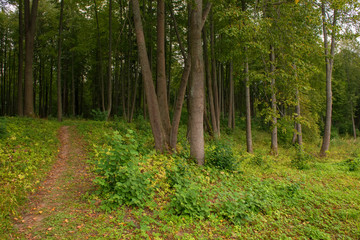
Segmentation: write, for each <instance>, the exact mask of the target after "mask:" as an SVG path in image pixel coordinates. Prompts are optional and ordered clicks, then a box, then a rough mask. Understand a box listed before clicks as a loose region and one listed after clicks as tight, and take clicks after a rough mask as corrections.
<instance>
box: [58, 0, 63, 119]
mask: <svg viewBox="0 0 360 240" xmlns="http://www.w3.org/2000/svg"><path fill="white" fill-rule="evenodd" d="M63 12H64V0H61V3H60V19H59V35H58V56H57V75H56V78H57V120H58V121H59V122H61V121H62V116H63V113H62V108H63V106H62V95H61V94H62V93H61V42H62V41H61V40H62V39H61V34H62V28H63Z"/></svg>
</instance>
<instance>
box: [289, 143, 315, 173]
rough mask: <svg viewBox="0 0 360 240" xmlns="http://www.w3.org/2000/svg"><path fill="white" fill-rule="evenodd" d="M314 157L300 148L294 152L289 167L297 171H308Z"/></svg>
mask: <svg viewBox="0 0 360 240" xmlns="http://www.w3.org/2000/svg"><path fill="white" fill-rule="evenodd" d="M313 160H314V157H313V156H311V155H310V154H308V153H307V152H305V151H304V150H303V149H302V148H301V147H298V148H297V150H296V155H295V157H294V158H293V159H291V165H292V166H293V167H295V168H297V169H299V170H304V169H309V168H310V166H309V163H310V162H313Z"/></svg>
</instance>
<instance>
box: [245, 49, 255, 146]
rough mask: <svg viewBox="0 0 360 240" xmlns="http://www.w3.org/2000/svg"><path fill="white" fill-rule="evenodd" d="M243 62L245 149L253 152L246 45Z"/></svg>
mask: <svg viewBox="0 0 360 240" xmlns="http://www.w3.org/2000/svg"><path fill="white" fill-rule="evenodd" d="M244 53H245V62H244V68H245V69H244V72H245V98H246V149H247V152H248V153H253V152H254V150H253V143H252V136H251V99H250V80H249V60H248V56H247V47H245V48H244Z"/></svg>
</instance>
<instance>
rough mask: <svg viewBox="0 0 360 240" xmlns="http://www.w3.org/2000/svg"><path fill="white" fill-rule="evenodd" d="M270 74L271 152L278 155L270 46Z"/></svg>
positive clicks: (274, 91)
mask: <svg viewBox="0 0 360 240" xmlns="http://www.w3.org/2000/svg"><path fill="white" fill-rule="evenodd" d="M270 74H271V109H272V115H273V116H272V133H271V152H272V154H274V155H275V156H277V155H278V137H277V109H276V108H277V105H276V90H275V76H274V75H275V50H274V46H270Z"/></svg>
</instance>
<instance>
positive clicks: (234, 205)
mask: <svg viewBox="0 0 360 240" xmlns="http://www.w3.org/2000/svg"><path fill="white" fill-rule="evenodd" d="M218 214H219V215H220V216H221V217H223V218H225V219H227V220H229V221H230V222H232V223H233V224H242V223H245V222H246V221H250V220H251V216H250V214H251V213H250V211H249V209H248V208H247V206H246V202H245V200H244V198H243V197H242V196H240V195H239V194H238V193H236V192H235V193H233V192H224V194H223V196H222V197H221V198H220V206H218Z"/></svg>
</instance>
